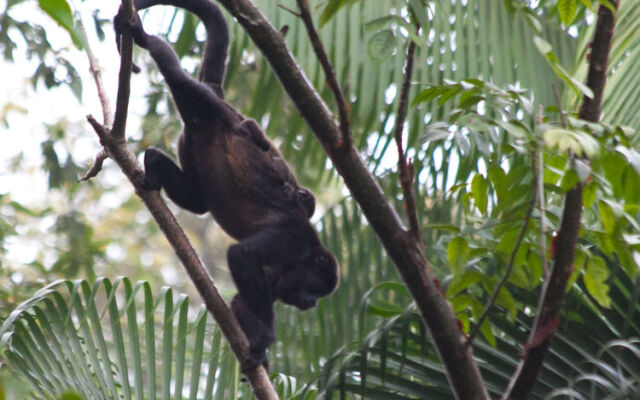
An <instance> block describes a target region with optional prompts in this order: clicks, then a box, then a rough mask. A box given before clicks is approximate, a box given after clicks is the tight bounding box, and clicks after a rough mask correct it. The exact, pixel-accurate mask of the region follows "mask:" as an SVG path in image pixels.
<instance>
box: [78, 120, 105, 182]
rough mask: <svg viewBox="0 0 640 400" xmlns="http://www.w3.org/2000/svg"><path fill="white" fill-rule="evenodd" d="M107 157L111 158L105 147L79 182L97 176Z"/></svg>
mask: <svg viewBox="0 0 640 400" xmlns="http://www.w3.org/2000/svg"><path fill="white" fill-rule="evenodd" d="M89 117H90V116H87V119H88V118H89ZM92 118H93V117H92ZM94 121H95V120H94ZM96 122H97V121H96ZM89 123H91V121H89ZM92 125H93V124H92ZM94 130H95V128H94ZM107 158H109V155H108V154H107V152H106V151H105V150H104V149H102V150H100V151H99V152H98V154H97V155H96V159H95V160H94V161H93V165H91V168H89V170H88V171H87V172H86V173H85V174H84V175H83V176H82V178H80V179H79V180H78V182H86V181H88V180H89V179H91V178H93V177H95V176H97V175H98V173H99V172H100V171H101V170H102V164H103V163H104V160H106V159H107Z"/></svg>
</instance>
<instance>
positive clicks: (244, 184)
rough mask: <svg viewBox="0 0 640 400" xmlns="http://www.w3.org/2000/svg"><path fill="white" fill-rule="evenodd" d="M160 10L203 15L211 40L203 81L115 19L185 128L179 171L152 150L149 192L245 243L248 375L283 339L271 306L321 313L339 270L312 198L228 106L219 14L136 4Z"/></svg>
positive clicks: (237, 269)
mask: <svg viewBox="0 0 640 400" xmlns="http://www.w3.org/2000/svg"><path fill="white" fill-rule="evenodd" d="M156 4H168V5H174V6H176V7H181V8H184V9H186V10H188V11H190V12H193V13H195V14H196V15H198V16H199V17H200V19H201V20H202V21H203V23H204V24H205V26H206V28H207V34H208V36H207V43H206V46H205V51H204V55H203V61H202V68H201V71H200V75H199V80H195V79H193V78H192V77H191V76H189V75H188V74H186V73H185V72H184V71H183V70H182V68H181V67H180V63H179V60H178V58H177V56H176V54H175V52H174V51H173V49H171V47H170V46H169V45H168V44H167V43H165V42H164V41H162V40H161V39H159V38H158V37H155V36H152V35H148V34H147V33H145V32H144V30H143V28H142V24H141V22H140V20H139V18H137V19H136V22H134V23H129V22H127V21H124V20H123V18H121V17H120V14H118V15H117V16H116V18H115V21H114V24H115V28H116V33H117V35H118V36H120V34H121V33H122V32H123V31H124V30H130V31H131V33H132V35H133V38H134V41H135V43H136V44H137V45H138V46H140V47H142V48H145V49H147V50H148V51H149V54H150V55H151V57H152V58H153V59H154V61H155V62H156V64H157V65H158V68H159V69H160V72H161V73H162V75H163V76H164V78H165V81H166V83H167V85H168V86H169V89H170V90H171V94H172V96H173V99H174V101H175V104H176V106H177V108H178V111H179V113H180V116H181V118H182V120H183V122H184V131H183V133H182V135H181V136H180V142H179V147H178V155H179V158H180V165H181V167H179V166H178V165H176V163H175V162H174V161H173V160H171V159H170V158H169V157H168V156H167V155H166V154H164V153H162V152H161V151H159V150H157V149H154V148H150V149H148V150H147V151H146V152H145V157H144V165H145V170H146V175H145V184H144V186H145V188H146V189H147V190H160V189H161V188H164V190H165V192H166V193H167V195H168V196H169V198H170V199H171V200H173V201H174V202H175V203H176V204H177V205H179V206H180V207H182V208H185V209H187V210H189V211H192V212H194V213H197V214H202V213H205V212H207V211H209V212H211V214H212V215H213V217H214V218H215V220H216V221H217V222H218V223H219V224H220V226H221V227H222V229H224V230H225V231H226V232H227V233H228V234H229V235H231V236H232V237H234V238H235V239H237V240H238V243H237V244H234V245H232V246H231V247H229V249H228V252H227V259H228V262H229V269H230V271H231V275H232V277H233V280H234V282H235V284H236V286H237V288H238V294H237V295H236V296H235V297H234V298H233V300H232V302H231V307H232V310H233V312H234V314H235V315H236V317H237V319H238V321H239V322H240V325H241V326H242V328H243V330H244V332H245V333H246V335H247V337H248V338H249V342H250V344H251V360H250V362H249V364H248V365H244V366H243V368H245V369H248V368H252V367H255V366H256V365H259V364H261V363H264V364H265V365H266V363H267V356H266V349H267V348H268V347H269V345H270V344H271V343H272V342H273V340H274V339H275V332H274V327H273V302H274V301H276V300H280V301H282V302H284V303H286V304H290V305H293V306H296V307H298V308H299V309H301V310H306V309H309V308H311V307H313V306H315V304H316V301H317V299H318V298H319V297H322V296H326V295H328V294H329V293H331V292H332V291H333V290H334V289H335V287H336V286H337V283H338V266H337V263H336V260H335V258H334V257H333V255H332V254H331V253H329V252H328V251H327V250H326V249H325V248H324V247H323V246H322V244H321V243H320V240H319V239H318V235H317V233H316V232H315V230H314V229H313V227H312V226H311V224H310V223H309V218H310V217H311V215H312V214H313V212H314V209H315V199H314V198H313V195H312V194H311V193H310V192H309V191H308V190H306V189H304V188H301V187H300V186H299V185H298V183H297V181H296V179H295V177H294V176H293V174H292V172H291V170H290V169H289V166H288V165H287V163H286V162H285V161H284V160H283V158H282V156H281V154H280V153H279V152H278V150H277V149H276V148H275V147H274V146H273V144H272V143H271V141H270V140H269V139H268V138H267V137H266V135H265V134H264V133H263V131H262V130H261V129H260V127H259V126H258V124H257V123H256V122H255V121H253V120H251V119H246V118H245V117H244V116H242V114H240V113H239V112H238V111H236V110H235V109H234V108H233V107H232V106H231V105H229V104H228V103H227V102H226V101H224V92H223V90H222V83H223V79H224V71H225V59H226V56H227V48H228V45H229V36H228V28H227V24H226V22H225V20H224V17H223V16H222V13H221V12H220V10H219V8H218V7H217V6H216V5H215V4H214V3H212V2H210V1H209V0H182V1H180V0H135V6H136V9H138V10H140V9H143V8H147V7H151V6H153V5H156Z"/></svg>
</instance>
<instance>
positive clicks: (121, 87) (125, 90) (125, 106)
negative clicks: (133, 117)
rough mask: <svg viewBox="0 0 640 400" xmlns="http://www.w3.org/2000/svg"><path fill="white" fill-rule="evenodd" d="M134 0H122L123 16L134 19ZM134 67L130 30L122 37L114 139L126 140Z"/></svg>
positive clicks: (113, 127)
mask: <svg viewBox="0 0 640 400" xmlns="http://www.w3.org/2000/svg"><path fill="white" fill-rule="evenodd" d="M135 12H136V10H135V8H134V6H133V1H131V0H122V17H123V18H124V19H125V20H127V21H133V18H134V16H135ZM132 69H133V38H132V37H131V33H130V32H124V34H123V35H122V36H121V37H120V72H119V73H118V93H117V95H116V115H115V118H114V120H113V126H112V130H111V135H112V137H113V139H116V140H121V141H124V140H125V132H126V126H127V113H128V112H129V93H130V91H131V72H132Z"/></svg>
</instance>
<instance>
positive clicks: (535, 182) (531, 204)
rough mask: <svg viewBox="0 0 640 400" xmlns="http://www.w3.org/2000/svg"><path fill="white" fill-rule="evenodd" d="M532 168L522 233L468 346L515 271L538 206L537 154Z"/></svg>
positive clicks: (470, 337)
mask: <svg viewBox="0 0 640 400" xmlns="http://www.w3.org/2000/svg"><path fill="white" fill-rule="evenodd" d="M531 170H532V171H533V183H532V185H531V186H532V187H533V193H532V194H531V201H530V202H529V207H528V208H527V214H526V215H525V217H524V222H523V224H522V228H521V229H520V234H518V239H517V240H516V243H515V246H514V248H513V251H511V256H510V257H509V263H508V264H507V269H506V270H505V272H504V275H503V276H502V279H500V282H498V284H497V285H496V288H495V289H494V291H493V294H492V295H491V297H490V298H489V300H488V301H487V304H486V305H485V306H484V313H482V316H481V317H480V319H478V323H476V325H475V326H474V327H473V330H472V331H471V333H470V334H469V338H468V339H467V342H466V345H467V346H471V345H472V344H473V340H474V339H475V338H476V336H477V335H478V332H480V327H481V326H482V324H483V323H484V320H485V319H486V318H487V316H488V315H489V312H490V311H491V308H493V306H494V304H495V302H496V299H497V298H498V295H499V294H500V290H502V287H503V286H504V285H505V284H506V283H507V280H508V279H509V276H510V275H511V272H512V271H513V265H514V263H515V260H516V253H517V252H518V250H519V249H520V245H521V244H522V241H523V240H524V236H525V234H526V233H527V229H528V228H529V220H530V219H531V215H532V214H533V210H534V209H535V208H536V200H537V199H536V197H537V195H536V192H537V190H538V181H539V180H540V179H541V177H540V176H538V174H537V171H538V168H537V166H536V157H535V154H531Z"/></svg>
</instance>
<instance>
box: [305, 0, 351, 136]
mask: <svg viewBox="0 0 640 400" xmlns="http://www.w3.org/2000/svg"><path fill="white" fill-rule="evenodd" d="M297 1H298V7H300V18H302V22H304V25H305V27H306V28H307V32H308V34H309V39H311V45H312V46H313V50H314V51H315V53H316V56H317V57H318V60H319V61H320V65H322V69H323V70H324V75H325V77H326V78H327V84H328V85H329V88H330V89H331V91H332V92H333V96H334V97H335V99H336V103H337V105H338V113H339V115H340V131H341V132H342V141H343V145H344V146H351V133H350V127H349V108H348V106H347V103H346V102H345V100H344V96H343V95H342V90H340V85H339V84H338V79H337V78H336V72H335V71H334V69H333V66H332V65H331V62H329V57H327V52H326V51H325V50H324V46H323V45H322V41H321V40H320V36H318V32H317V31H316V28H315V26H314V25H313V18H311V13H310V12H309V0H297Z"/></svg>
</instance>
